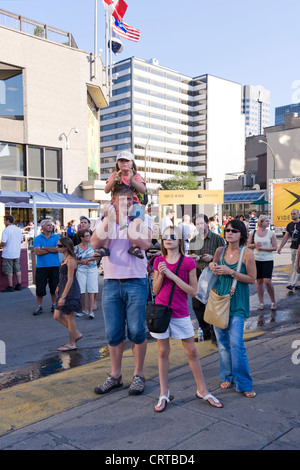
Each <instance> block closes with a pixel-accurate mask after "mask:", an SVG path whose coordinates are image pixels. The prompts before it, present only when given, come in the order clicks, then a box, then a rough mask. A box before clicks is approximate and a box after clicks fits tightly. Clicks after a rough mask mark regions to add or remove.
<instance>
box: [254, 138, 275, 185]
mask: <svg viewBox="0 0 300 470" xmlns="http://www.w3.org/2000/svg"><path fill="white" fill-rule="evenodd" d="M258 143H259V144H265V145H266V146H267V147H268V148H269V150H270V152H271V154H272V157H273V179H275V162H276V160H275V154H274V151H273V149H272V147H271V145H270V144H268V142H265V141H264V140H259V141H258Z"/></svg>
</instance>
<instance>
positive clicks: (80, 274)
mask: <svg viewBox="0 0 300 470" xmlns="http://www.w3.org/2000/svg"><path fill="white" fill-rule="evenodd" d="M77 280H78V283H79V287H80V294H85V293H87V292H88V293H90V294H96V293H97V292H98V268H92V269H85V270H82V271H77Z"/></svg>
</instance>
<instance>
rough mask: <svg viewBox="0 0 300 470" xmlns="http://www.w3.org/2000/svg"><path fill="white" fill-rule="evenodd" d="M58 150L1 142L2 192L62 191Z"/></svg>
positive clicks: (60, 162)
mask: <svg viewBox="0 0 300 470" xmlns="http://www.w3.org/2000/svg"><path fill="white" fill-rule="evenodd" d="M61 165H62V161H61V152H60V150H58V149H53V148H45V147H38V146H34V145H19V144H14V143H10V142H0V184H1V187H0V189H3V190H4V189H5V190H7V191H42V192H43V191H46V192H61V186H62V181H61V175H62V171H61Z"/></svg>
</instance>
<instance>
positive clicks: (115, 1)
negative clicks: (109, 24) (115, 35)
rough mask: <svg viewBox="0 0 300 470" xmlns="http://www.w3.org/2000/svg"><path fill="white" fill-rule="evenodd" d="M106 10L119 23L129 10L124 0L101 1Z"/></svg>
mask: <svg viewBox="0 0 300 470" xmlns="http://www.w3.org/2000/svg"><path fill="white" fill-rule="evenodd" d="M101 1H102V3H103V5H104V8H105V10H106V11H107V12H108V13H109V14H110V15H113V16H114V17H115V18H116V19H117V20H118V21H122V19H123V16H124V15H125V12H126V10H127V3H125V1H124V0H101Z"/></svg>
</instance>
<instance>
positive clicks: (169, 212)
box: [160, 207, 175, 235]
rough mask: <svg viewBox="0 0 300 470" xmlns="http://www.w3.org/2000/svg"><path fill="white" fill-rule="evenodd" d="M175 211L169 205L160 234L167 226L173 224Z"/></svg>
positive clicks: (162, 220)
mask: <svg viewBox="0 0 300 470" xmlns="http://www.w3.org/2000/svg"><path fill="white" fill-rule="evenodd" d="M174 214H175V211H174V209H172V208H171V207H168V208H167V210H166V215H165V216H164V217H163V218H162V219H161V221H160V234H161V235H162V234H163V233H164V231H165V230H166V228H168V227H171V226H173V225H174V224H173V222H172V219H173V217H174Z"/></svg>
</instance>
